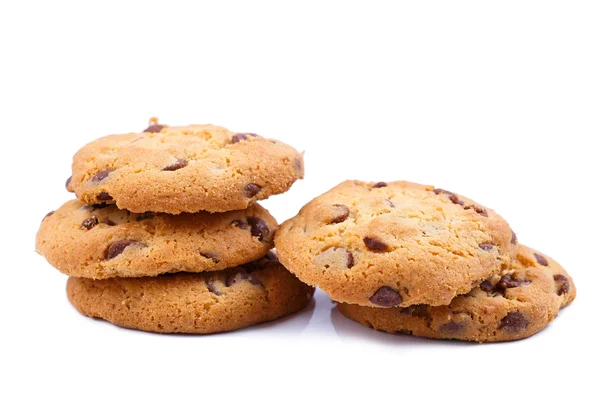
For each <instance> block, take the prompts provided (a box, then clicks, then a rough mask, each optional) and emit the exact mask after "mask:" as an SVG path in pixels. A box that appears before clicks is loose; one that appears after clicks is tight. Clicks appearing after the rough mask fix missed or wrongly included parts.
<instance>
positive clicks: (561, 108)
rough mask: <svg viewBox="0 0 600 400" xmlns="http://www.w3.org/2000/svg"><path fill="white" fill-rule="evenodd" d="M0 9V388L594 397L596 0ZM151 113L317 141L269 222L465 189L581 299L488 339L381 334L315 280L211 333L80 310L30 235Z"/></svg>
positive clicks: (599, 51) (599, 45)
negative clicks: (359, 189)
mask: <svg viewBox="0 0 600 400" xmlns="http://www.w3.org/2000/svg"><path fill="white" fill-rule="evenodd" d="M0 4H1V5H0V126H1V127H2V138H1V140H2V142H1V143H2V145H1V147H0V148H1V151H2V157H1V162H2V166H1V169H0V174H2V175H1V182H2V186H1V187H2V196H1V200H0V201H1V202H2V204H1V207H2V208H1V210H2V218H1V219H0V221H1V225H0V235H1V236H2V238H1V240H0V246H1V247H2V248H1V254H2V269H3V275H2V278H1V279H2V288H1V289H0V296H1V303H0V304H1V307H2V310H1V312H2V313H1V315H2V318H1V319H0V321H1V324H2V328H1V331H0V332H1V333H0V335H1V341H0V346H1V353H0V363H1V367H2V372H1V373H0V376H1V379H0V381H1V382H2V383H1V384H0V397H1V398H3V399H16V398H26V397H28V396H35V397H29V398H54V397H56V396H59V397H60V398H63V399H71V398H75V399H89V398H101V399H117V398H127V397H129V398H154V397H160V398H169V399H173V398H206V399H217V398H236V397H237V398H261V399H264V398H278V399H280V398H302V399H306V398H311V397H314V398H324V397H325V396H327V397H328V398H332V399H337V398H340V399H346V398H354V397H358V398H364V399H382V398H401V399H408V398H417V396H418V398H444V399H451V398H459V397H460V398H474V397H485V398H502V399H507V398H508V399H511V398H524V397H532V396H535V398H542V397H545V398H559V397H562V398H565V397H566V396H568V395H570V396H574V398H592V397H593V396H595V395H597V389H596V388H595V387H596V385H595V383H596V382H594V381H595V380H597V376H598V375H597V374H598V369H597V362H598V358H599V357H600V354H599V353H600V352H599V346H598V339H597V337H598V327H599V326H598V325H599V324H598V312H597V307H598V301H597V297H596V296H597V292H598V287H599V282H600V281H599V278H600V276H599V270H600V258H599V257H598V255H597V250H598V246H599V239H600V237H599V236H600V235H599V233H598V232H599V231H598V226H599V225H600V217H599V212H598V202H599V196H600V189H599V186H600V184H599V182H598V181H599V179H598V171H599V170H600V162H599V150H600V146H599V145H598V134H599V133H600V129H599V128H600V118H599V117H600V116H599V110H600V108H599V107H600V23H599V21H600V4H599V3H598V2H595V1H590V2H580V1H564V2H556V1H541V2H528V1H502V2H493V3H492V2H484V1H472V2H463V1H443V2H431V1H415V2H399V1H397V2H389V3H383V2H374V1H369V2H364V3H362V4H359V3H354V2H349V1H345V2H338V3H334V2H323V1H320V2H308V1H302V2H297V3H296V4H295V5H293V4H291V3H290V4H284V2H272V3H265V2H259V3H257V2H239V3H234V2H214V3H213V4H212V5H207V4H201V3H190V4H183V3H180V2H175V1H169V2H164V3H163V4H161V5H159V4H155V3H153V2H148V1H147V2H140V3H131V2H124V1H118V2H111V1H103V2H81V1H79V2H71V3H67V2H62V1H43V2H42V1H40V2H26V1H21V2H17V1H14V2H9V1H6V2H5V1H3V2H2V3H0ZM150 116H158V117H159V118H160V121H161V122H163V123H166V124H170V125H185V124H190V123H209V122H210V123H215V124H220V125H223V126H225V127H228V128H229V129H231V130H234V131H241V132H256V133H259V134H261V135H263V136H266V137H273V138H277V139H280V140H283V141H285V142H287V143H289V144H291V145H293V146H295V147H296V148H298V149H300V150H305V151H306V155H305V163H306V179H305V180H304V181H302V182H299V183H297V184H296V185H294V186H293V188H292V189H291V190H290V191H289V192H288V193H285V194H283V195H280V196H277V197H275V198H272V199H270V200H268V201H265V202H264V203H263V205H265V206H266V207H267V208H269V209H270V210H271V211H272V213H273V214H274V215H275V216H276V217H277V218H278V219H279V221H283V220H285V219H286V218H289V217H291V216H293V215H294V214H295V213H296V212H297V211H298V209H299V208H300V207H301V206H302V205H303V204H305V203H306V202H307V201H309V200H310V199H312V198H313V197H315V196H317V195H318V194H320V193H322V192H323V191H325V190H327V189H329V188H331V187H332V186H334V185H336V184H337V183H339V182H340V181H342V180H345V179H362V180H370V181H386V180H387V181H391V180H410V181H415V182H419V183H427V184H434V185H436V186H439V187H443V188H446V189H449V190H453V191H456V192H458V193H461V194H464V195H466V196H468V197H471V198H473V199H475V200H476V201H479V202H480V203H483V204H485V205H487V206H489V207H491V208H494V209H495V210H496V211H498V212H499V213H500V214H502V215H503V216H504V217H505V218H506V219H507V220H508V221H509V222H510V223H511V225H512V227H513V228H514V230H515V231H516V232H517V234H518V236H519V239H520V241H521V242H522V243H524V244H527V245H530V246H532V247H534V248H538V249H539V250H541V251H544V252H546V253H548V254H549V255H551V256H552V257H554V258H555V259H557V260H558V261H559V262H561V263H562V264H563V265H564V266H565V267H566V268H567V269H568V271H569V272H570V273H571V274H572V275H573V277H574V279H575V281H576V284H577V289H578V298H577V299H576V300H575V302H574V303H573V304H572V305H571V306H570V307H569V308H567V309H566V310H564V311H563V312H562V313H561V315H560V316H559V317H558V319H557V320H555V321H554V322H553V323H552V324H551V326H549V327H548V328H547V329H546V330H544V331H543V332H542V333H540V334H538V335H536V336H534V337H533V338H530V339H527V340H523V341H520V342H514V343H505V344H492V345H474V344H464V343H460V342H447V341H432V340H426V339H418V338H411V337H406V336H393V335H388V334H384V333H378V332H373V331H370V330H368V329H367V328H364V327H362V326H360V325H358V324H355V323H353V322H350V321H347V320H345V319H344V318H343V317H342V316H340V314H338V313H337V312H335V311H332V304H331V302H330V301H329V299H328V298H327V296H326V295H325V294H324V293H322V292H318V293H317V296H316V303H315V304H314V305H313V306H311V307H309V308H308V309H306V310H305V311H304V312H301V313H300V314H297V315H295V316H293V317H290V318H285V319H284V320H281V321H277V322H274V323H269V324H265V325H260V326H257V327H253V328H250V329H245V330H242V331H238V332H234V333H229V334H220V335H213V336H174V335H156V334H147V333H139V332H135V331H130V330H125V329H120V328H117V327H114V326H112V325H110V324H108V323H103V322H99V321H94V320H91V319H88V318H85V317H83V316H80V315H79V314H78V313H77V312H76V311H75V310H74V309H73V308H72V307H71V306H70V305H69V303H68V301H67V299H66V296H65V288H64V286H65V281H66V277H65V276H63V275H61V274H60V273H59V272H57V271H56V270H54V269H53V268H52V267H50V266H49V265H48V264H47V263H46V262H45V260H44V259H43V258H42V257H40V256H38V255H37V254H35V253H34V236H35V233H36V231H37V228H38V226H39V222H40V220H41V219H42V217H43V216H44V215H45V214H46V213H47V212H48V211H50V210H52V209H55V208H58V207H59V206H60V205H61V204H62V202H64V201H66V200H68V199H70V198H71V196H70V195H69V194H68V193H67V192H66V191H65V190H64V186H63V185H64V181H65V179H66V178H67V177H68V176H69V175H70V160H71V157H72V155H73V153H75V151H76V150H77V149H78V148H79V147H81V146H82V145H84V144H85V143H87V142H89V141H91V140H93V139H94V138H97V137H99V136H103V135H106V134H109V133H123V132H129V131H140V130H142V129H144V128H145V127H146V126H147V121H148V118H149V117H150ZM587 363H591V365H590V364H587ZM588 365H590V366H588ZM586 393H587V394H586ZM592 393H595V394H592ZM532 398H533V397H532ZM596 398H597V397H596Z"/></svg>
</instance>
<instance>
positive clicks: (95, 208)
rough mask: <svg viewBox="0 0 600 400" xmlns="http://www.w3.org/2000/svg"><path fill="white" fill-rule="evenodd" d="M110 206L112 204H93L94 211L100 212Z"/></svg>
mask: <svg viewBox="0 0 600 400" xmlns="http://www.w3.org/2000/svg"><path fill="white" fill-rule="evenodd" d="M109 205H110V204H106V203H100V204H92V209H94V210H100V209H101V208H106V207H108V206H109Z"/></svg>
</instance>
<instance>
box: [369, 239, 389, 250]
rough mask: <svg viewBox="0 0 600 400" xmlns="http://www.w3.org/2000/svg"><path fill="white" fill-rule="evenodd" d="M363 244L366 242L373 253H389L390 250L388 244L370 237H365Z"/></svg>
mask: <svg viewBox="0 0 600 400" xmlns="http://www.w3.org/2000/svg"><path fill="white" fill-rule="evenodd" d="M363 242H365V245H366V246H367V247H368V248H369V249H370V250H373V251H387V250H389V247H388V245H387V244H385V243H383V242H382V241H380V240H378V239H374V238H372V237H369V236H365V237H364V238H363Z"/></svg>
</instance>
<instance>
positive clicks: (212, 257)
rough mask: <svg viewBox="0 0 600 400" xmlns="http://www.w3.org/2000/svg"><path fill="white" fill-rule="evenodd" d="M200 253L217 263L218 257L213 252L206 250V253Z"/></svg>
mask: <svg viewBox="0 0 600 400" xmlns="http://www.w3.org/2000/svg"><path fill="white" fill-rule="evenodd" d="M200 255H201V256H202V257H204V258H208V259H211V260H213V261H214V262H215V263H218V262H219V257H217V255H216V254H214V253H208V252H206V253H203V252H201V253H200Z"/></svg>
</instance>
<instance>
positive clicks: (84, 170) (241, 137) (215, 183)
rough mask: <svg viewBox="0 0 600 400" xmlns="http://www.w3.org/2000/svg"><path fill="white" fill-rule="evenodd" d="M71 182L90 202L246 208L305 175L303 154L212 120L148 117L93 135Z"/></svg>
mask: <svg viewBox="0 0 600 400" xmlns="http://www.w3.org/2000/svg"><path fill="white" fill-rule="evenodd" d="M72 169H73V175H72V177H71V178H69V180H68V181H67V189H68V190H70V191H72V192H75V194H76V195H77V197H78V198H79V199H80V200H81V202H82V203H85V204H97V203H107V204H116V205H117V206H118V207H119V208H121V209H126V210H129V211H131V212H136V213H142V212H146V211H153V212H165V213H170V214H179V213H182V212H197V211H210V212H224V211H229V210H241V209H244V208H246V207H248V206H249V205H250V204H253V203H254V202H256V201H257V200H262V199H266V198H267V197H269V196H271V195H273V194H278V193H283V192H285V191H287V190H288V189H289V188H290V186H291V185H292V184H293V183H294V182H295V181H296V180H297V179H301V178H303V177H304V163H303V157H302V154H300V153H298V152H297V151H296V150H294V149H293V148H292V147H290V146H288V145H286V144H284V143H282V142H279V141H276V140H270V139H265V138H262V137H260V136H257V135H255V134H251V133H233V132H230V131H228V130H227V129H225V128H222V127H218V126H214V125H190V126H184V127H168V126H166V125H158V124H154V125H150V127H148V129H146V131H144V132H142V133H129V134H121V135H110V136H106V137H103V138H100V139H98V140H95V141H93V142H91V143H89V144H87V145H86V146H84V147H83V148H81V149H80V150H79V151H78V152H77V154H75V156H74V157H73V168H72Z"/></svg>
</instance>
